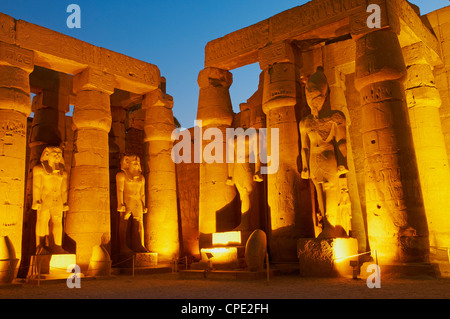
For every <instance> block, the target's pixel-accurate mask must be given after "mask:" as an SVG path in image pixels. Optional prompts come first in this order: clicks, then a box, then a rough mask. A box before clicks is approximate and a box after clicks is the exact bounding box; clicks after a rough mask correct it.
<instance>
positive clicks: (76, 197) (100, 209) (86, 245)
mask: <svg viewBox="0 0 450 319" xmlns="http://www.w3.org/2000/svg"><path fill="white" fill-rule="evenodd" d="M73 85H74V93H75V94H76V99H75V107H74V112H73V130H74V151H73V164H72V172H71V178H70V188H69V212H68V214H67V222H66V233H67V234H68V236H69V237H70V238H71V239H72V240H73V241H74V242H75V244H76V254H77V263H78V264H79V265H80V267H82V269H83V268H86V267H87V265H88V264H89V260H90V257H91V253H92V248H93V247H94V246H98V245H105V246H106V247H108V245H109V242H110V205H109V188H110V185H109V146H108V133H109V130H110V129H111V121H112V119H111V109H110V95H111V94H112V93H113V92H114V76H112V75H110V74H107V73H105V72H103V71H101V70H97V69H93V68H87V69H85V70H84V71H82V72H81V73H79V74H76V75H75V76H74V81H73Z"/></svg>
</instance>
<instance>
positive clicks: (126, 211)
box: [116, 155, 147, 254]
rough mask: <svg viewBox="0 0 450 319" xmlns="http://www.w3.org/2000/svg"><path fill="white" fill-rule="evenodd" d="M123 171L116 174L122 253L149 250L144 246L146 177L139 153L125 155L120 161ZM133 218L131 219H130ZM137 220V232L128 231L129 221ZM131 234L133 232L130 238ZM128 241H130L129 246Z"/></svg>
mask: <svg viewBox="0 0 450 319" xmlns="http://www.w3.org/2000/svg"><path fill="white" fill-rule="evenodd" d="M120 165H121V169H122V171H120V172H119V173H117V175H116V184H117V211H118V212H119V213H120V219H119V245H120V253H122V254H123V253H131V251H130V248H131V250H132V251H134V252H147V249H146V248H145V247H144V223H143V218H144V214H146V213H147V208H145V178H144V176H143V175H142V169H141V161H140V159H139V156H137V155H125V156H124V157H123V158H122V161H121V163H120ZM130 218H131V219H130ZM130 221H131V222H136V223H137V225H138V227H137V228H138V229H137V233H135V232H134V231H133V229H132V231H131V232H129V231H128V226H129V222H130ZM129 234H131V238H130V240H128V239H129V238H128V237H129V236H130V235H129ZM127 242H130V246H131V247H128V244H127Z"/></svg>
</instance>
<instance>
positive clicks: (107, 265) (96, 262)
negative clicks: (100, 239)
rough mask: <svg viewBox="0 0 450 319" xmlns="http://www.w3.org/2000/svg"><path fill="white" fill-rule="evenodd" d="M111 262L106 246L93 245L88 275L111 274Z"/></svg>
mask: <svg viewBox="0 0 450 319" xmlns="http://www.w3.org/2000/svg"><path fill="white" fill-rule="evenodd" d="M111 264H112V261H111V258H110V257H109V253H108V251H107V250H106V248H105V247H103V246H102V245H99V246H94V247H93V248H92V255H91V260H90V261H89V268H88V271H87V274H88V275H89V276H109V275H111Z"/></svg>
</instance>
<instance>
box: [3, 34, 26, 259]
mask: <svg viewBox="0 0 450 319" xmlns="http://www.w3.org/2000/svg"><path fill="white" fill-rule="evenodd" d="M33 59H34V55H33V52H32V51H29V50H25V49H22V48H19V47H17V46H15V45H13V44H7V43H4V42H0V167H1V170H0V235H1V236H8V237H9V239H10V240H11V241H12V243H13V245H14V249H15V251H16V257H17V258H21V252H22V226H23V225H22V221H23V204H24V196H25V194H24V191H25V167H26V165H25V160H26V142H27V141H26V140H27V137H26V136H27V118H28V116H29V115H30V112H31V101H30V81H29V75H30V73H31V72H32V71H33V68H34V62H33Z"/></svg>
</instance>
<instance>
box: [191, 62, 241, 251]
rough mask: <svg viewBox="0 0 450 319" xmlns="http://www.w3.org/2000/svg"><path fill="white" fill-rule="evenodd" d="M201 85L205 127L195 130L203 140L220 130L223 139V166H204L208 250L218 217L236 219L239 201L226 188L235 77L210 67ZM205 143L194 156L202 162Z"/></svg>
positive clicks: (202, 217) (203, 226)
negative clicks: (206, 134) (228, 129)
mask: <svg viewBox="0 0 450 319" xmlns="http://www.w3.org/2000/svg"><path fill="white" fill-rule="evenodd" d="M197 82H198V85H199V87H200V93H199V100H198V111H197V120H198V121H201V127H197V128H195V129H199V130H201V134H202V135H201V136H203V133H204V132H206V130H208V129H210V128H211V129H219V130H220V131H221V132H222V138H223V139H222V142H223V148H222V154H223V158H222V159H221V162H220V163H219V162H213V163H206V162H205V159H204V158H203V160H202V162H201V163H200V186H199V232H200V248H205V247H206V246H208V245H210V240H211V238H210V236H211V234H212V233H215V232H217V231H218V230H217V226H218V225H217V220H216V215H217V213H218V212H221V213H223V214H227V216H233V214H232V211H233V206H232V202H233V200H234V198H235V197H236V188H235V187H234V186H229V185H227V184H226V182H227V178H228V164H227V162H226V158H225V156H226V155H225V154H226V138H225V136H226V129H227V128H230V127H231V123H232V122H233V115H234V113H233V107H232V104H231V98H230V91H229V89H230V86H231V84H232V83H233V75H232V74H231V73H230V72H229V71H227V70H222V69H218V68H213V67H210V68H206V69H204V70H202V71H200V74H199V76H198V81H197ZM199 125H200V124H199ZM201 142H202V141H195V143H196V144H197V146H196V148H195V150H194V152H196V154H195V155H197V157H199V158H202V154H203V151H204V147H205V145H203V147H201V148H200V147H198V145H199V143H201ZM205 144H206V143H205ZM216 146H217V148H220V147H221V146H220V145H216ZM217 151H218V150H217V149H216V152H217ZM194 157H196V156H194ZM237 209H238V210H239V208H237ZM230 212H231V214H230ZM235 226H237V224H236V225H235ZM230 230H231V229H230Z"/></svg>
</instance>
